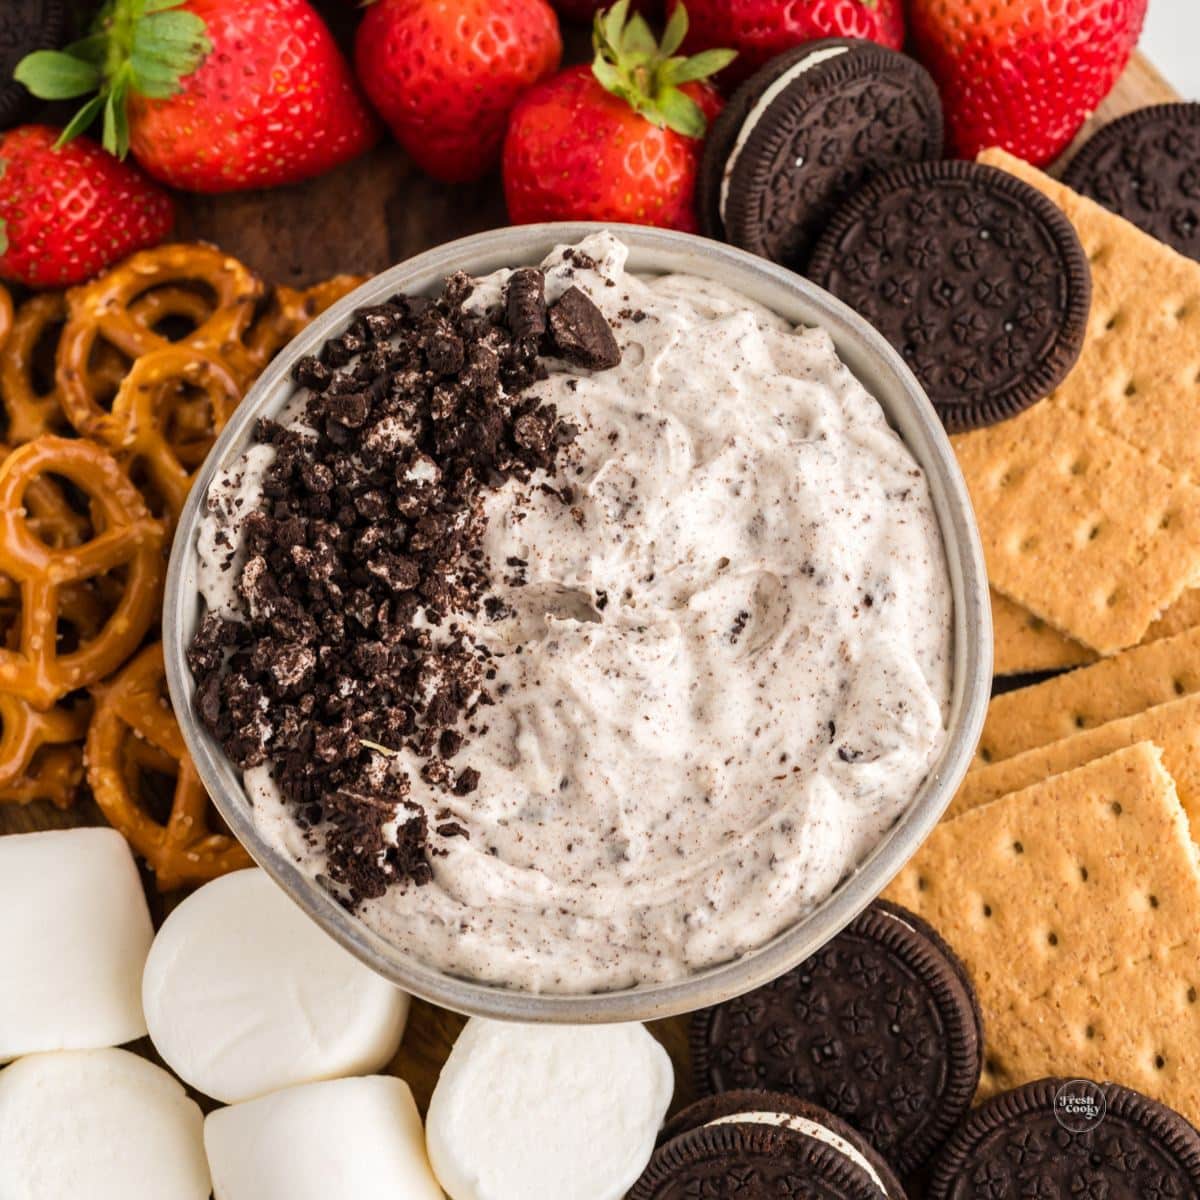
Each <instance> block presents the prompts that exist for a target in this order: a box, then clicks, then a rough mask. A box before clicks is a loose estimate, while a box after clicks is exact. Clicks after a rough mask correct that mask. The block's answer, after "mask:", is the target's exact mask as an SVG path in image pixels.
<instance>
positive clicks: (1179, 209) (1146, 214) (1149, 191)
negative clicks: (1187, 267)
mask: <svg viewBox="0 0 1200 1200" xmlns="http://www.w3.org/2000/svg"><path fill="white" fill-rule="evenodd" d="M1063 182H1064V183H1066V184H1067V186H1068V187H1072V188H1074V189H1075V190H1076V191H1077V192H1082V193H1083V195H1085V196H1090V197H1091V198H1092V199H1093V200H1095V201H1097V203H1099V204H1103V205H1104V207H1105V208H1108V209H1111V210H1112V211H1113V212H1115V213H1117V214H1119V215H1120V216H1122V217H1124V218H1125V219H1126V220H1129V221H1132V222H1133V223H1134V224H1135V225H1137V226H1138V227H1139V228H1140V229H1144V230H1145V231H1146V232H1147V233H1148V234H1150V235H1151V236H1152V237H1156V238H1158V240H1159V241H1160V242H1166V243H1167V245H1168V246H1173V247H1174V248H1175V249H1176V250H1178V251H1179V253H1180V254H1186V255H1187V256H1188V257H1189V258H1195V259H1200V104H1196V103H1190V104H1155V105H1151V106H1150V107H1149V108H1140V109H1138V110H1137V111H1136V112H1131V113H1129V115H1128V116H1124V117H1121V118H1120V119H1119V120H1117V121H1113V122H1112V123H1111V124H1109V125H1105V126H1104V128H1103V129H1101V130H1100V131H1099V132H1098V133H1097V134H1095V135H1094V136H1093V137H1092V138H1091V139H1089V141H1088V142H1087V143H1086V144H1085V145H1084V147H1083V149H1082V150H1080V151H1079V153H1078V154H1077V155H1076V156H1075V157H1074V158H1073V159H1072V160H1071V163H1070V165H1069V166H1068V167H1067V169H1066V171H1065V172H1064V174H1063Z"/></svg>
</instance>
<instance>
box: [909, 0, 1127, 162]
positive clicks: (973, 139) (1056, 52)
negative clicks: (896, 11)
mask: <svg viewBox="0 0 1200 1200" xmlns="http://www.w3.org/2000/svg"><path fill="white" fill-rule="evenodd" d="M1146 3H1147V0H1072V2H1071V3H1069V4H1064V3H1062V0H1007V2H1006V3H1004V4H997V3H995V0H910V6H909V15H910V21H911V24H912V32H913V38H914V40H915V43H916V48H917V52H918V54H919V56H920V58H921V61H922V62H923V63H924V64H925V65H926V66H927V67H928V68H929V70H930V72H931V73H932V75H933V77H934V78H935V79H936V80H937V82H938V86H939V87H940V88H941V91H942V100H943V103H944V104H945V107H946V132H947V134H948V135H949V140H950V144H951V147H952V149H953V150H954V151H955V152H956V153H958V154H960V155H962V156H964V157H968V158H969V157H974V155H975V154H977V153H978V152H979V151H980V150H982V149H984V148H985V147H987V146H1003V147H1004V148H1005V149H1006V150H1010V151H1012V153H1014V154H1017V155H1019V156H1020V157H1021V158H1024V159H1026V160H1027V161H1029V162H1032V163H1036V164H1038V165H1041V164H1043V163H1046V162H1049V161H1050V159H1052V158H1054V157H1055V156H1057V155H1058V154H1059V153H1060V152H1061V151H1062V150H1064V149H1065V148H1066V146H1067V145H1068V143H1069V142H1070V141H1071V139H1072V138H1073V137H1074V136H1075V134H1076V133H1078V131H1079V127H1080V126H1081V125H1082V124H1083V122H1084V121H1085V120H1086V119H1087V117H1088V115H1089V114H1090V113H1091V112H1092V110H1093V109H1095V107H1096V105H1098V104H1099V103H1100V101H1101V100H1103V99H1104V97H1105V96H1107V95H1108V93H1109V91H1110V90H1111V88H1112V86H1113V84H1114V83H1116V81H1117V77H1118V76H1119V75H1120V74H1121V72H1122V71H1123V70H1124V69H1125V64H1126V63H1127V62H1128V61H1129V55H1130V53H1131V52H1132V51H1133V48H1134V46H1135V45H1136V44H1137V40H1138V37H1139V35H1140V34H1141V30H1142V21H1143V20H1144V18H1145V16H1146Z"/></svg>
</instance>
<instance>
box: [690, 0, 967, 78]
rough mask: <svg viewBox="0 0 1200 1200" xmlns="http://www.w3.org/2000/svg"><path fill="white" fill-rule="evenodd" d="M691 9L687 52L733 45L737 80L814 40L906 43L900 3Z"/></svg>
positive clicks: (853, 0)
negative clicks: (735, 54)
mask: <svg viewBox="0 0 1200 1200" xmlns="http://www.w3.org/2000/svg"><path fill="white" fill-rule="evenodd" d="M674 2H676V3H678V2H679V0H674ZM947 3H948V4H950V5H953V4H955V3H956V0H947ZM687 9H688V16H689V17H690V18H691V24H692V28H691V32H690V33H689V35H688V40H687V46H688V48H689V49H696V50H701V49H704V48H705V47H708V46H732V47H733V48H734V49H735V50H736V51H737V52H738V60H737V64H736V66H735V67H734V69H733V71H732V72H730V74H731V75H733V76H734V77H735V78H738V79H741V78H744V77H745V76H747V75H749V74H751V73H752V72H753V71H756V70H757V69H758V68H759V67H760V66H762V64H763V63H765V62H766V61H767V60H768V59H770V58H774V57H775V56H776V55H777V54H782V53H783V52H784V51H785V50H790V49H791V48H792V47H793V46H798V45H799V44H800V43H801V42H808V41H812V40H813V39H814V38H824V37H845V38H867V39H869V40H870V41H873V42H879V43H880V44H881V45H884V46H890V47H891V48H892V49H893V50H899V49H900V47H901V46H902V45H903V44H904V13H903V10H902V6H901V0H790V2H789V3H783V2H782V0H687Z"/></svg>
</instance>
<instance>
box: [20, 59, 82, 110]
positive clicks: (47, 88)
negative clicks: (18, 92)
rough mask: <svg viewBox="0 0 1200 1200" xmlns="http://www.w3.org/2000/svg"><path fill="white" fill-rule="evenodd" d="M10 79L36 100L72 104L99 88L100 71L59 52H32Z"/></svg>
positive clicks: (21, 62)
mask: <svg viewBox="0 0 1200 1200" xmlns="http://www.w3.org/2000/svg"><path fill="white" fill-rule="evenodd" d="M13 78H14V79H15V80H16V81H17V82H18V83H23V84H24V85H25V86H26V87H27V88H28V89H29V90H30V91H31V92H32V93H33V94H34V95H35V96H36V97H37V98H38V99H39V100H73V99H74V98H75V97H76V96H85V95H87V93H88V92H94V91H95V90H96V88H98V87H99V86H100V69H99V68H98V67H96V66H95V65H94V64H92V63H90V62H84V61H83V59H80V58H76V57H75V56H74V55H72V54H68V53H66V52H64V51H62V50H35V51H34V52H33V53H32V54H27V55H26V56H25V57H24V58H23V59H21V61H20V63H18V64H17V69H16V70H15V71H14V72H13Z"/></svg>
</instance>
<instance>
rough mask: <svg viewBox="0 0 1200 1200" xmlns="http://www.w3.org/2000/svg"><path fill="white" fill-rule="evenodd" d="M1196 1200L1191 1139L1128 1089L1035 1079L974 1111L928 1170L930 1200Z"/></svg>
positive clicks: (1198, 1144) (1186, 1129) (1178, 1121)
mask: <svg viewBox="0 0 1200 1200" xmlns="http://www.w3.org/2000/svg"><path fill="white" fill-rule="evenodd" d="M980 1196H1014V1197H1016V1196H1030V1197H1034V1198H1035V1200H1040V1197H1043V1196H1044V1197H1047V1198H1048V1200H1058V1197H1060V1196H1063V1197H1068V1196H1069V1197H1079V1198H1080V1200H1183V1198H1184V1197H1195V1196H1200V1133H1197V1132H1196V1130H1195V1129H1194V1128H1193V1127H1192V1126H1191V1125H1189V1124H1188V1122H1187V1121H1185V1120H1184V1119H1183V1117H1181V1116H1179V1114H1178V1113H1175V1112H1172V1111H1171V1109H1169V1108H1167V1107H1165V1106H1164V1105H1162V1104H1159V1103H1158V1102H1157V1101H1156V1100H1151V1099H1149V1097H1147V1096H1143V1095H1141V1094H1140V1093H1138V1092H1135V1091H1132V1090H1131V1089H1129V1088H1126V1087H1121V1086H1120V1085H1119V1084H1115V1083H1104V1084H1099V1083H1091V1082H1088V1081H1086V1080H1067V1079H1042V1080H1039V1081H1038V1082H1036V1083H1029V1084H1026V1085H1025V1086H1024V1087H1020V1088H1017V1089H1016V1090H1015V1091H1012V1092H1005V1093H1004V1094H1003V1095H1000V1096H996V1097H994V1098H993V1099H991V1100H989V1101H987V1102H986V1103H985V1104H982V1105H980V1107H979V1108H977V1109H976V1110H975V1111H974V1112H973V1113H972V1114H971V1116H970V1117H969V1118H968V1119H967V1120H966V1121H965V1122H964V1123H963V1125H962V1127H961V1128H960V1129H959V1130H958V1132H957V1133H955V1135H954V1137H953V1138H951V1140H950V1141H949V1142H948V1143H947V1145H946V1148H945V1149H944V1150H943V1151H942V1153H941V1154H940V1155H939V1157H938V1159H937V1162H936V1163H935V1165H934V1170H933V1175H932V1179H931V1181H930V1184H929V1191H928V1197H929V1200H976V1198H977V1197H980Z"/></svg>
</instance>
